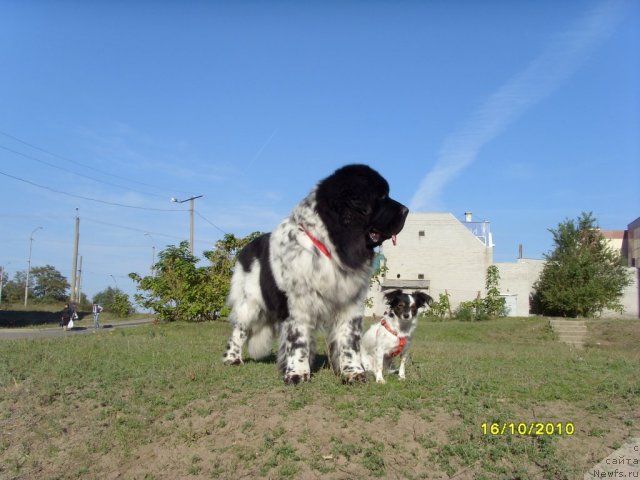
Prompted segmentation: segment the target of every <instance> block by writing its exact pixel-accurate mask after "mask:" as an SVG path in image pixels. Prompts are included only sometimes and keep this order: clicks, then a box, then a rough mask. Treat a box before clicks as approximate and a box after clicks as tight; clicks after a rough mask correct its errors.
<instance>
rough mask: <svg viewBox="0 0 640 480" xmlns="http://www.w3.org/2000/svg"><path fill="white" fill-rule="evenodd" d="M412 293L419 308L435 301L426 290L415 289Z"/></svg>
mask: <svg viewBox="0 0 640 480" xmlns="http://www.w3.org/2000/svg"><path fill="white" fill-rule="evenodd" d="M411 295H412V296H413V298H415V299H416V306H417V307H418V308H420V307H423V306H425V305H431V304H432V303H433V298H431V296H429V295H427V294H426V293H424V292H418V291H415V292H413V293H412V294H411Z"/></svg>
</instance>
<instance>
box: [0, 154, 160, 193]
mask: <svg viewBox="0 0 640 480" xmlns="http://www.w3.org/2000/svg"><path fill="white" fill-rule="evenodd" d="M0 148H2V149H3V150H7V151H8V152H11V153H15V154H16V155H20V156H22V157H25V158H28V159H29V160H34V161H36V162H39V163H42V164H44V165H48V166H49V167H52V168H57V169H58V170H62V171H63V172H67V173H71V174H72V175H77V176H78V177H82V178H87V179H89V180H92V181H94V182H98V183H103V184H105V185H111V186H112V187H118V188H122V189H123V190H129V191H133V192H136V193H141V194H143V195H151V196H153V197H158V198H166V196H164V195H158V194H157V193H151V192H144V191H138V190H133V189H132V188H130V187H127V186H125V185H119V184H117V183H113V182H107V181H105V180H100V179H99V178H95V177H90V176H89V175H84V174H82V173H78V172H74V171H73V170H69V169H68V168H64V167H61V166H59V165H56V164H55V163H51V162H47V161H45V160H41V159H39V158H36V157H34V156H31V155H27V154H26V153H22V152H19V151H17V150H13V149H12V148H9V147H5V146H4V145H0Z"/></svg>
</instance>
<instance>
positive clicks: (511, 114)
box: [410, 1, 626, 211]
mask: <svg viewBox="0 0 640 480" xmlns="http://www.w3.org/2000/svg"><path fill="white" fill-rule="evenodd" d="M625 3H626V2H624V1H609V2H600V3H598V4H597V5H596V7H595V8H593V9H592V10H590V11H589V12H587V14H585V15H584V16H583V17H581V18H580V19H579V20H578V21H577V22H576V23H575V24H574V25H573V26H572V27H571V28H569V29H568V30H567V31H566V32H563V33H562V34H559V35H557V36H555V37H554V38H553V39H551V41H550V44H549V47H548V48H546V49H545V50H544V51H543V52H542V53H541V54H540V56H539V57H537V58H535V59H534V60H533V61H532V62H530V63H529V65H527V67H526V68H525V69H524V70H522V71H521V72H519V73H518V74H516V75H515V76H514V77H513V78H511V79H510V80H509V81H507V82H506V83H505V84H504V85H502V86H501V87H500V88H499V89H498V90H497V91H496V92H495V93H493V94H492V95H491V96H490V97H489V98H488V99H487V101H486V102H485V103H484V104H483V105H481V106H480V108H479V109H478V110H476V111H475V112H474V113H473V114H472V115H471V116H470V118H469V119H468V120H467V121H466V123H464V124H463V125H462V127H461V128H460V129H458V130H457V131H455V132H454V133H452V134H451V135H449V136H448V137H447V138H446V139H445V141H444V143H443V145H442V148H441V149H440V151H439V153H438V160H437V161H436V164H435V165H434V167H433V168H432V170H431V171H430V172H429V173H427V175H426V176H425V177H424V179H423V180H422V182H421V183H420V186H419V187H418V190H417V191H416V193H415V194H414V196H413V198H412V200H411V204H410V207H411V209H412V210H414V211H415V210H428V209H431V210H435V209H441V208H442V205H441V198H440V197H441V194H442V192H443V191H444V189H445V187H446V186H447V184H448V183H449V182H450V181H452V180H453V179H454V178H455V177H456V176H457V175H459V174H460V173H461V172H462V171H463V170H464V169H465V168H467V167H468V166H469V165H471V164H472V163H473V161H474V160H475V159H476V157H477V155H478V153H479V152H480V150H481V149H482V147H483V146H484V145H485V144H487V143H489V142H490V141H491V140H493V139H494V138H495V137H497V136H498V135H499V134H500V133H502V132H503V131H504V130H505V129H506V128H507V127H508V126H509V125H510V124H511V123H513V122H514V121H515V120H516V119H517V118H518V117H519V116H520V115H522V114H523V113H525V112H526V111H527V110H528V109H529V108H531V107H532V106H533V105H535V104H536V103H538V102H539V101H541V100H542V99H543V98H545V97H547V96H548V95H550V94H551V93H553V92H554V91H555V90H556V89H557V88H559V87H560V86H561V84H562V83H563V82H564V81H565V80H566V79H567V78H568V77H569V76H571V75H572V74H573V73H574V72H575V71H576V70H577V69H578V67H580V65H581V64H582V63H583V62H584V61H585V60H586V59H587V57H588V55H589V53H590V52H591V51H592V50H593V48H594V47H595V46H596V45H597V44H598V42H600V41H602V40H604V39H605V38H606V37H607V36H609V35H610V34H611V33H612V31H613V29H614V28H615V26H616V24H617V23H618V22H619V21H620V19H621V18H622V16H623V13H624V10H625V9H624V8H623V7H624V6H625Z"/></svg>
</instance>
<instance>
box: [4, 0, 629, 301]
mask: <svg viewBox="0 0 640 480" xmlns="http://www.w3.org/2000/svg"><path fill="white" fill-rule="evenodd" d="M639 24H640V4H639V3H638V2H633V1H607V2H603V1H601V2H594V1H565V2H553V1H540V2H508V1H486V2H472V1H454V2H445V1H431V2H417V1H416V2H411V1H407V2H383V1H373V2H361V1H347V2H337V1H327V2H204V1H193V2H178V1H160V2H149V1H132V2H106V1H105V2H80V1H63V2H45V1H40V2H38V1H0V65H1V66H2V67H1V70H0V173H1V174H0V200H1V201H2V202H1V205H0V232H1V234H0V238H1V240H0V242H1V245H2V248H1V250H0V265H5V266H6V268H7V269H8V271H9V272H10V273H11V275H13V272H15V271H17V270H25V269H26V265H27V257H28V249H29V237H30V234H31V232H32V231H33V230H34V229H35V228H37V227H39V226H41V227H43V228H42V230H38V231H36V232H35V234H34V236H33V237H34V242H33V254H32V265H34V266H38V265H45V264H51V265H54V266H55V267H56V268H58V270H60V271H61V272H62V273H63V274H64V275H66V276H67V277H68V278H70V277H71V269H72V253H73V231H74V218H75V209H76V208H78V209H79V215H80V219H81V220H80V222H81V223H80V255H82V256H83V282H82V283H83V291H84V292H86V293H87V294H88V295H89V296H91V295H93V294H95V293H96V292H98V291H100V290H102V289H104V288H106V287H108V286H116V284H117V286H118V287H119V288H121V289H123V290H125V291H126V292H128V293H133V292H134V290H135V289H134V286H133V284H132V282H131V281H130V280H129V279H128V278H127V274H128V273H129V272H131V271H135V272H139V273H147V272H148V271H149V266H150V263H151V256H152V247H153V246H155V247H156V248H158V249H162V248H164V246H166V245H168V244H177V243H178V242H179V241H180V240H181V239H187V238H188V235H189V214H188V212H187V211H186V208H187V204H182V205H178V204H172V203H171V202H170V201H169V199H170V198H171V197H177V198H180V199H183V198H188V197H189V196H190V195H204V197H203V198H201V199H199V200H197V201H196V212H197V214H198V215H197V216H196V222H195V224H196V254H197V255H199V254H200V253H201V252H202V251H203V250H206V249H210V248H211V246H212V245H213V243H214V242H215V241H216V240H217V239H218V238H220V236H221V235H222V232H229V233H234V234H236V235H246V234H248V233H250V232H252V231H255V230H262V231H268V230H271V229H272V228H273V227H274V226H275V225H277V223H279V221H280V220H281V219H282V218H284V217H285V216H286V215H287V214H288V212H289V211H290V210H291V208H292V207H293V206H294V205H295V204H296V203H297V202H298V201H299V200H300V199H301V198H302V197H304V196H305V195H306V194H307V193H308V191H309V190H310V189H311V187H312V186H313V185H314V184H315V183H316V182H317V181H318V180H319V179H321V178H323V177H325V176H326V175H328V174H330V173H331V172H332V171H333V170H334V169H336V168H338V167H339V166H341V165H344V164H347V163H356V162H357V163H367V164H369V165H371V166H373V167H374V168H376V169H377V170H379V171H380V172H381V173H382V174H383V175H384V176H385V177H386V178H387V179H388V180H389V183H390V185H391V193H392V196H393V197H395V198H396V199H398V200H400V201H402V202H403V203H405V204H407V205H410V206H411V207H412V209H413V210H414V211H427V212H429V211H447V212H451V213H453V214H454V215H455V216H457V217H458V218H462V217H463V213H464V212H465V211H472V212H473V214H474V219H475V220H489V221H490V222H491V226H492V231H493V237H494V241H495V251H494V259H495V260H496V261H513V260H515V258H516V256H517V252H518V244H519V243H522V244H523V245H524V254H525V256H527V257H531V258H541V257H542V255H543V253H545V252H547V251H549V249H550V248H551V247H552V241H551V234H550V233H549V232H548V228H553V227H555V226H556V225H557V224H558V223H559V222H561V221H563V220H564V219H566V218H575V217H577V216H578V215H579V214H580V212H582V211H593V212H594V214H595V216H596V218H597V219H598V221H599V223H600V226H601V227H602V228H604V229H625V228H626V226H627V224H628V223H630V222H631V221H632V220H634V219H635V218H637V217H638V216H640V208H639V207H640V188H639V183H638V182H639V180H638V179H639V178H640V135H639V132H640V95H639V87H638V86H639V85H640V33H639V31H640V29H638V28H637V26H638V25H639ZM60 192H64V193H60ZM80 197H84V198H80ZM89 199H95V200H99V201H100V202H106V203H100V202H96V201H92V200H89ZM114 203H115V204H120V205H128V206H131V207H137V208H128V207H123V206H118V205H112V204H114ZM146 233H147V234H148V235H146Z"/></svg>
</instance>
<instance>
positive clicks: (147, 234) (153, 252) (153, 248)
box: [144, 233, 156, 276]
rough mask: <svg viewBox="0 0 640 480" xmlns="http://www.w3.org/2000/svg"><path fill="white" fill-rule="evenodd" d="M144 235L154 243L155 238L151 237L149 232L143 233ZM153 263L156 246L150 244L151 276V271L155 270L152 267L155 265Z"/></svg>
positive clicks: (154, 262)
mask: <svg viewBox="0 0 640 480" xmlns="http://www.w3.org/2000/svg"><path fill="white" fill-rule="evenodd" d="M144 235H145V237H149V238H150V239H151V241H152V242H154V244H155V240H154V239H153V237H152V236H151V234H150V233H145V234H144ZM155 264H156V246H155V245H152V246H151V275H152V276H153V272H154V270H155V269H154V268H153V267H154V266H155Z"/></svg>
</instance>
